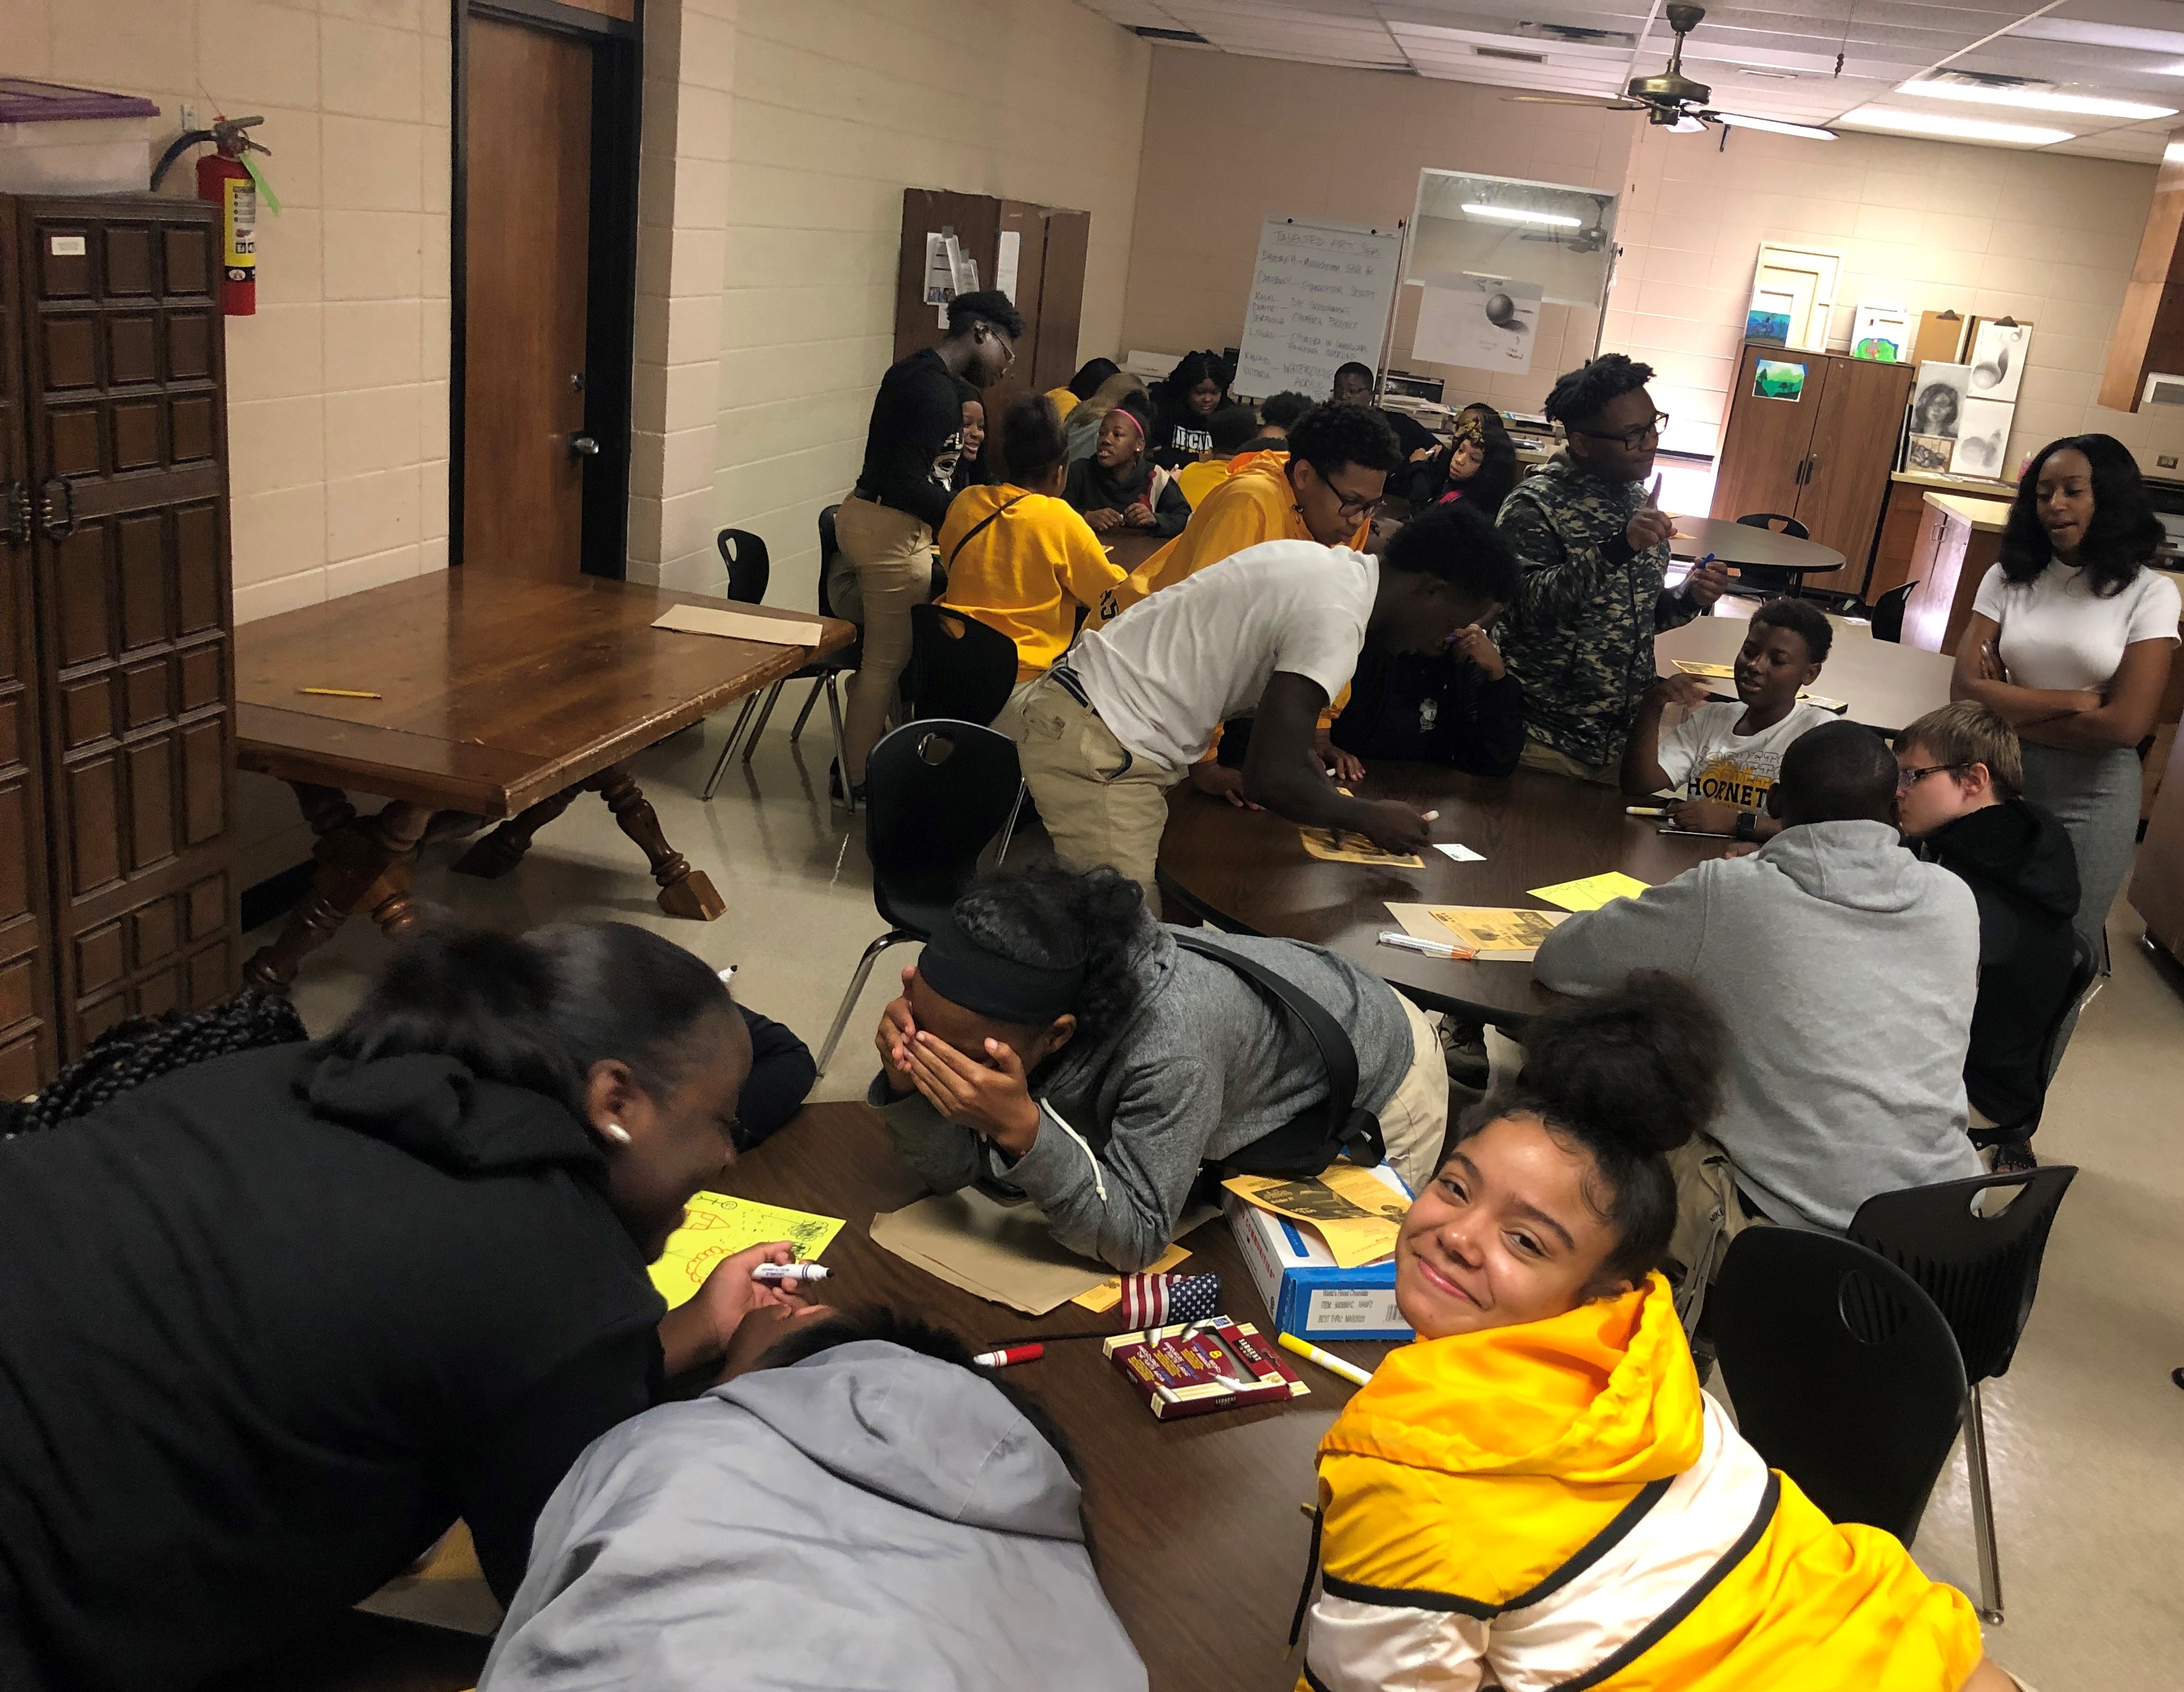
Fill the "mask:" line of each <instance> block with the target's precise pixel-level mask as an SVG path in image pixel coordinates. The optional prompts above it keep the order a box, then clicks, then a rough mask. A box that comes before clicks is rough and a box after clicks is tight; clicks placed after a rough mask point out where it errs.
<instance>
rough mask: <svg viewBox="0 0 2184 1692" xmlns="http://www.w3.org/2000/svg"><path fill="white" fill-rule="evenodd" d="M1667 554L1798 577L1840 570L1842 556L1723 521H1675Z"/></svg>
mask: <svg viewBox="0 0 2184 1692" xmlns="http://www.w3.org/2000/svg"><path fill="white" fill-rule="evenodd" d="M1669 553H1670V554H1671V555H1672V556H1674V557H1676V558H1680V559H1702V558H1704V557H1705V556H1706V555H1707V554H1708V553H1712V554H1713V555H1714V556H1715V557H1716V558H1718V559H1720V560H1721V561H1722V562H1723V563H1724V564H1726V565H1763V566H1764V567H1765V568H1767V569H1769V570H1788V571H1790V572H1791V573H1792V574H1794V575H1800V576H1814V575H1818V574H1819V573H1820V572H1822V571H1824V570H1841V568H1842V566H1843V555H1842V554H1841V553H1839V552H1837V551H1836V549H1835V548H1833V547H1824V546H1822V545H1821V544H1820V543H1819V542H1818V541H1801V540H1799V539H1797V537H1795V536H1793V535H1778V534H1776V533H1775V531H1774V530H1772V529H1757V528H1754V527H1752V526H1751V525H1750V524H1748V523H1736V522H1731V521H1730V520H1728V519H1727V518H1724V517H1678V518H1677V519H1676V535H1675V538H1674V540H1672V541H1670V542H1669Z"/></svg>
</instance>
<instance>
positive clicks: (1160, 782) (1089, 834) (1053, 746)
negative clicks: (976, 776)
mask: <svg viewBox="0 0 2184 1692" xmlns="http://www.w3.org/2000/svg"><path fill="white" fill-rule="evenodd" d="M845 509H846V508H845ZM868 638H869V637H868ZM869 649H870V648H869V645H868V646H867V650H869ZM994 726H995V728H997V729H999V730H1000V732H1002V733H1003V734H1006V736H1008V737H1009V738H1010V739H1011V740H1013V741H1014V742H1016V743H1017V757H1018V759H1019V760H1021V761H1022V765H1023V778H1024V781H1025V782H1026V783H1027V784H1028V786H1029V787H1030V788H1031V796H1032V798H1033V799H1036V800H1037V801H1038V802H1039V819H1040V821H1043V822H1045V824H1046V832H1047V835H1048V837H1049V838H1050V839H1052V840H1053V842H1054V855H1055V856H1056V858H1058V859H1060V860H1061V866H1062V867H1063V868H1064V869H1067V870H1076V871H1085V870H1091V869H1096V868H1097V867H1098V866H1099V865H1102V864H1110V865H1113V866H1114V867H1115V868H1116V869H1117V870H1119V871H1122V873H1123V874H1124V875H1126V876H1128V877H1129V878H1130V879H1131V880H1132V881H1134V882H1136V883H1137V884H1138V886H1139V888H1142V889H1143V890H1144V893H1145V902H1146V903H1147V904H1152V903H1154V888H1153V865H1154V864H1155V863H1156V861H1157V860H1158V859H1159V857H1160V841H1161V832H1162V830H1163V829H1165V828H1166V827H1167V790H1168V789H1169V788H1172V787H1173V786H1174V785H1175V784H1176V783H1177V782H1180V781H1181V780H1182V779H1183V778H1184V773H1185V772H1184V771H1183V770H1181V769H1179V768H1178V767H1176V766H1175V765H1170V764H1161V763H1156V762H1155V761H1154V760H1151V759H1149V758H1140V757H1139V756H1137V754H1134V753H1133V752H1131V751H1130V750H1129V749H1128V748H1127V747H1125V746H1124V745H1123V743H1122V742H1121V741H1119V740H1117V739H1116V738H1115V736H1114V732H1113V731H1112V730H1111V729H1110V728H1109V727H1108V726H1107V725H1106V724H1105V723H1104V722H1101V721H1100V715H1099V713H1098V712H1096V711H1095V710H1092V709H1091V708H1090V707H1089V705H1086V704H1084V703H1083V702H1082V701H1080V700H1079V699H1078V698H1077V697H1076V695H1075V694H1073V693H1071V692H1070V691H1069V690H1068V689H1067V687H1063V686H1062V685H1061V683H1060V682H1057V681H1056V680H1055V679H1054V678H1053V677H1052V676H1041V677H1040V678H1039V680H1038V681H1036V682H1032V683H1031V684H1030V685H1029V686H1028V687H1021V688H1018V689H1017V692H1016V693H1015V694H1014V695H1013V696H1012V697H1011V699H1010V700H1009V702H1008V704H1006V705H1004V706H1002V707H1001V714H1000V715H999V716H998V717H996V718H995V719H994Z"/></svg>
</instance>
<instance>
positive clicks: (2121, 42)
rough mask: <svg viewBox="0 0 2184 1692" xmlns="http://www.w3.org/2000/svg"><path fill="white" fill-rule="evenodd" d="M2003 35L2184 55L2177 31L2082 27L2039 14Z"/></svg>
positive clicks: (2182, 37)
mask: <svg viewBox="0 0 2184 1692" xmlns="http://www.w3.org/2000/svg"><path fill="white" fill-rule="evenodd" d="M2003 34H2005V35H2010V36H2030V37H2031V38H2032V39H2033V40H2035V41H2048V42H2071V43H2073V44H2074V45H2075V46H2078V47H2125V48H2127V49H2128V50H2130V51H2131V52H2132V53H2184V35H2180V34H2179V33H2178V32H2177V31H2175V30H2144V29H2140V28H2138V27H2137V26H2136V25H2131V24H2093V23H2081V22H2080V21H2079V20H2078V19H2075V18H2043V17H2041V16H2039V15H2038V14H2035V15H2033V16H2032V17H2030V18H2026V19H2022V20H2020V22H2017V23H2014V24H2012V25H2010V26H2009V28H2008V29H2007V30H2005V31H2003Z"/></svg>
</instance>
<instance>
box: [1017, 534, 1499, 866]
mask: <svg viewBox="0 0 2184 1692" xmlns="http://www.w3.org/2000/svg"><path fill="white" fill-rule="evenodd" d="M1516 574H1517V566H1516V563H1515V560H1514V559H1513V558H1512V557H1511V555H1510V554H1509V551H1508V548H1507V547H1506V546H1504V545H1503V544H1502V542H1501V540H1500V538H1499V537H1497V536H1496V534H1495V532H1494V530H1493V528H1492V526H1491V525H1490V524H1489V523H1487V522H1486V521H1485V520H1484V519H1483V518H1481V517H1479V515H1478V514H1477V513H1475V512H1473V511H1470V510H1468V509H1466V508H1464V507H1463V506H1461V505H1445V506H1436V507H1435V508H1434V509H1432V510H1430V511H1428V512H1426V513H1424V515H1421V516H1418V517H1416V518H1414V519H1412V520H1411V521H1410V522H1409V523H1407V524H1406V525H1405V526H1403V527H1402V528H1401V530H1399V531H1398V532H1396V537H1395V538H1394V539H1392V540H1391V541H1390V542H1389V543H1388V546H1387V549H1386V551H1385V553H1384V554H1382V555H1381V556H1380V557H1379V559H1373V558H1371V557H1369V556H1368V555H1366V554H1362V553H1355V552H1351V550H1350V549H1349V548H1346V547H1325V546H1322V545H1320V544H1319V543H1318V542H1317V541H1298V540H1277V541H1267V542H1263V543H1261V544H1260V545H1257V546H1255V547H1246V548H1245V549H1244V550H1243V551H1241V552H1240V553H1236V554H1232V555H1231V556H1229V557H1228V558H1225V559H1222V560H1221V562H1220V563H1218V564H1215V565H1208V566H1207V567H1206V569H1204V570H1200V571H1199V572H1198V573H1197V574H1196V575H1195V576H1190V578H1189V579H1187V580H1185V581H1184V582H1178V583H1177V584H1176V585H1175V586H1173V587H1167V588H1164V589H1163V590H1162V591H1161V592H1160V593H1156V594H1153V595H1152V596H1151V598H1146V599H1144V600H1141V601H1139V603H1138V604H1134V605H1133V606H1131V607H1130V608H1129V609H1128V610H1127V611H1125V612H1124V613H1123V615H1121V616H1119V617H1117V618H1116V619H1115V620H1114V621H1112V622H1110V623H1108V624H1106V626H1104V627H1101V628H1098V629H1092V630H1088V631H1086V632H1085V633H1084V636H1083V637H1082V638H1081V639H1080V640H1079V641H1078V643H1077V645H1076V647H1075V648H1073V650H1072V651H1071V652H1070V653H1069V654H1068V655H1067V657H1066V658H1065V659H1063V660H1062V661H1061V662H1060V663H1058V664H1056V665H1055V666H1054V668H1053V669H1052V670H1051V671H1049V672H1048V673H1047V675H1046V676H1045V677H1043V678H1041V679H1040V680H1039V681H1037V682H1033V683H1031V684H1029V685H1028V686H1027V687H1025V688H1023V689H1022V691H1021V692H1020V693H1018V694H1017V697H1016V698H1014V699H1011V701H1010V702H1009V704H1007V706H1006V707H1005V708H1004V709H1003V710H1002V712H1001V715H1000V716H999V717H998V718H996V719H995V723H994V726H995V727H996V728H998V729H1000V731H1001V732H1003V733H1004V734H1006V735H1007V736H1008V737H1010V738H1011V740H1013V741H1015V742H1016V743H1017V753H1018V754H1019V755H1020V757H1021V758H1022V765H1023V776H1024V780H1025V782H1027V783H1028V785H1029V787H1030V788H1031V793H1032V798H1033V799H1034V800H1036V801H1037V802H1038V804H1039V816H1040V818H1041V820H1042V821H1045V824H1046V830H1047V833H1048V835H1049V836H1050V838H1052V840H1053V842H1054V849H1055V855H1056V857H1058V858H1059V859H1060V860H1061V863H1062V865H1064V866H1065V867H1066V868H1068V869H1071V870H1076V871H1087V870H1090V869H1092V868H1094V867H1095V866H1096V865H1100V864H1111V865H1113V866H1114V867H1115V868H1116V869H1117V870H1119V871H1122V873H1123V874H1124V875H1126V876H1128V877H1130V878H1131V879H1132V880H1134V881H1135V882H1137V883H1138V885H1139V887H1140V888H1144V889H1145V895H1146V897H1147V899H1151V896H1152V893H1153V865H1154V862H1155V860H1156V858H1157V856H1158V854H1159V851H1160V839H1161V834H1162V830H1163V829H1164V828H1165V827H1166V826H1167V791H1168V789H1169V788H1172V787H1173V786H1174V785H1175V784H1176V783H1177V782H1180V781H1181V780H1182V779H1183V778H1184V774H1185V773H1186V771H1188V770H1189V768H1190V763H1191V761H1192V760H1194V759H1195V758H1198V757H1200V756H1201V755H1202V754H1203V753H1204V751H1205V749H1206V742H1207V741H1208V740H1209V739H1211V738H1212V734H1213V731H1214V730H1215V729H1216V728H1217V727H1218V726H1220V724H1221V723H1222V721H1223V720H1224V719H1226V718H1229V717H1233V716H1239V715H1244V714H1245V713H1252V714H1253V715H1254V724H1253V728H1252V733H1251V751H1250V753H1249V754H1248V755H1247V756H1246V758H1245V764H1244V793H1245V799H1248V800H1249V801H1250V802H1251V804H1256V805H1260V806H1263V807H1264V808H1265V809H1267V810H1271V811H1273V812H1274V813H1275V814H1276V815H1280V816H1284V817H1287V818H1289V819H1290V821H1294V822H1299V823H1304V824H1307V825H1308V826H1312V827H1323V828H1331V829H1334V830H1337V831H1340V832H1345V833H1349V834H1355V835H1360V836H1362V837H1363V838H1366V839H1368V840H1371V841H1372V842H1373V843H1375V844H1377V845H1379V846H1381V847H1383V848H1385V849H1387V850H1389V851H1391V852H1416V851H1418V850H1419V849H1422V848H1423V847H1424V845H1425V844H1426V842H1427V839H1428V838H1429V830H1428V828H1427V825H1426V821H1425V819H1424V818H1423V817H1421V816H1420V815H1418V812H1417V811H1416V810H1413V809H1412V807H1411V806H1409V805H1407V804H1401V803H1400V802H1399V801H1396V800H1394V799H1355V798H1352V797H1351V796H1350V795H1349V794H1347V793H1343V792H1342V791H1341V790H1340V788H1337V787H1336V786H1335V785H1334V782H1332V781H1330V780H1329V778H1328V774H1327V768H1326V765H1324V764H1323V763H1322V762H1321V760H1320V758H1319V755H1318V752H1317V751H1316V749H1315V746H1314V741H1315V736H1316V734H1317V732H1318V726H1319V714H1320V711H1321V710H1322V709H1323V707H1324V706H1325V705H1326V704H1327V702H1328V701H1329V699H1333V698H1334V696H1335V695H1336V694H1337V693H1340V692H1341V691H1342V689H1343V687H1345V686H1346V685H1347V684H1348V682H1349V681H1350V676H1351V671H1353V670H1354V669H1355V668H1356V667H1357V653H1358V648H1360V647H1362V645H1363V644H1364V643H1365V641H1366V639H1367V638H1368V637H1370V638H1371V639H1372V640H1373V642H1374V643H1376V644H1378V645H1379V646H1382V647H1384V648H1387V649H1389V650H1390V651H1395V652H1417V653H1435V652H1439V651H1440V650H1441V649H1442V648H1444V647H1446V645H1448V644H1449V643H1450V642H1451V641H1453V640H1455V639H1457V637H1460V636H1461V635H1462V634H1463V633H1464V632H1466V631H1467V630H1468V628H1470V627H1472V626H1476V625H1478V624H1479V623H1480V622H1481V621H1490V620H1491V618H1492V616H1493V615H1494V614H1495V612H1496V609H1498V608H1499V606H1500V605H1501V604H1504V603H1506V601H1507V597H1508V594H1509V593H1510V592H1511V591H1513V586H1514V583H1515V580H1516Z"/></svg>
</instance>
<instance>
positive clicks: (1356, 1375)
mask: <svg viewBox="0 0 2184 1692" xmlns="http://www.w3.org/2000/svg"><path fill="white" fill-rule="evenodd" d="M1274 1338H1275V1339H1277V1340H1278V1341H1279V1342H1280V1344H1281V1348H1282V1350H1284V1351H1294V1352H1295V1353H1296V1354H1297V1355H1298V1356H1300V1357H1307V1358H1309V1359H1311V1361H1313V1362H1315V1363H1317V1364H1318V1365H1319V1366H1320V1367H1321V1368H1323V1369H1324V1370H1326V1371H1327V1372H1328V1373H1329V1374H1330V1375H1340V1376H1341V1377H1342V1378H1343V1379H1344V1380H1346V1381H1353V1382H1355V1383H1357V1385H1359V1386H1361V1387H1362V1386H1365V1385H1368V1383H1370V1382H1371V1381H1372V1379H1373V1377H1372V1375H1371V1373H1370V1372H1368V1371H1367V1370H1364V1369H1361V1368H1359V1367H1358V1366H1357V1365H1356V1364H1355V1363H1346V1362H1344V1361H1342V1360H1341V1359H1340V1357H1338V1356H1336V1355H1334V1353H1333V1352H1332V1351H1323V1350H1320V1349H1319V1347H1318V1346H1317V1345H1307V1344H1305V1342H1304V1341H1303V1340H1301V1339H1298V1338H1297V1337H1296V1335H1295V1334H1294V1333H1278V1334H1276V1335H1275V1336H1274Z"/></svg>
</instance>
